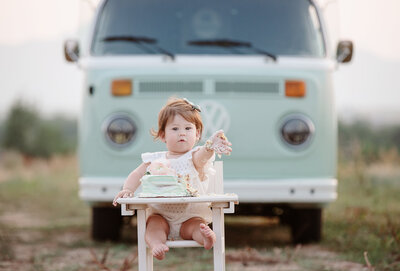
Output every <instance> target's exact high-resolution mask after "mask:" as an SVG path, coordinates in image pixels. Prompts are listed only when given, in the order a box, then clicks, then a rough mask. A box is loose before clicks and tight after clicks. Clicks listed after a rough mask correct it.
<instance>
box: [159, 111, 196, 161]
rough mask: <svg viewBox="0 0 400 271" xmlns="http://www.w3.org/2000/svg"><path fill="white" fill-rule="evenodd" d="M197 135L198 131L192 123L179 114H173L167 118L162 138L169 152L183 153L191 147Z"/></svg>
mask: <svg viewBox="0 0 400 271" xmlns="http://www.w3.org/2000/svg"><path fill="white" fill-rule="evenodd" d="M198 136H199V133H198V131H197V130H196V126H195V125H194V124H193V123H191V122H189V121H187V120H185V119H184V118H183V117H182V116H181V115H175V117H174V118H172V119H169V120H168V122H167V125H166V126H165V134H164V136H163V137H162V140H163V141H164V142H165V143H166V144H167V149H168V151H169V152H170V153H171V154H184V153H186V152H188V151H190V150H191V149H192V148H193V146H194V144H195V143H196V140H197V139H198Z"/></svg>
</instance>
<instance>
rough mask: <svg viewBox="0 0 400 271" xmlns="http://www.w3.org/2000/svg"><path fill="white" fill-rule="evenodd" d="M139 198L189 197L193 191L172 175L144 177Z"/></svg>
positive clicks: (181, 179)
mask: <svg viewBox="0 0 400 271" xmlns="http://www.w3.org/2000/svg"><path fill="white" fill-rule="evenodd" d="M140 181H141V182H142V193H140V194H139V197H191V196H195V195H196V192H197V191H194V190H193V189H192V188H191V187H190V186H189V184H188V182H187V181H186V180H185V178H178V177H176V176H172V175H145V176H143V177H142V178H141V179H140Z"/></svg>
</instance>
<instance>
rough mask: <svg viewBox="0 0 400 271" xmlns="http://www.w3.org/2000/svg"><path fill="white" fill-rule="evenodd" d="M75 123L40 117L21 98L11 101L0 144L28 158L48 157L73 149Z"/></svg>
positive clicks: (61, 119) (74, 145)
mask: <svg viewBox="0 0 400 271" xmlns="http://www.w3.org/2000/svg"><path fill="white" fill-rule="evenodd" d="M75 127H76V122H75V121H68V120H66V119H63V118H56V119H52V120H43V119H42V118H41V117H40V115H39V113H38V111H37V110H36V109H35V108H34V107H33V106H30V105H27V104H26V103H23V102H22V101H21V100H19V101H17V102H16V103H14V105H13V106H12V107H11V109H10V112H9V114H8V116H7V118H6V121H5V124H4V132H3V140H2V145H3V147H4V148H5V149H12V150H16V151H19V152H21V153H22V154H23V155H25V156H27V157H44V158H49V157H50V156H51V155H53V154H55V153H67V152H71V151H75V147H76V128H75Z"/></svg>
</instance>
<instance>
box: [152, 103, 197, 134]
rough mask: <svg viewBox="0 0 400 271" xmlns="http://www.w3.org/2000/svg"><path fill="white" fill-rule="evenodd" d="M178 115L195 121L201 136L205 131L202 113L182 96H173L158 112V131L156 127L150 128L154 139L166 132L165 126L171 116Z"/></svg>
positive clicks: (189, 120)
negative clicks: (181, 97)
mask: <svg viewBox="0 0 400 271" xmlns="http://www.w3.org/2000/svg"><path fill="white" fill-rule="evenodd" d="M176 115H181V116H182V117H183V118H184V119H185V120H187V121H188V122H191V123H193V124H194V125H195V126H196V130H197V131H199V137H200V138H201V134H202V133H203V122H202V120H201V116H200V113H199V112H198V111H197V110H196V109H195V108H194V107H193V105H191V104H190V103H188V101H187V100H186V101H185V100H184V99H180V98H175V97H171V98H169V99H168V101H167V103H166V104H165V105H164V106H163V107H162V108H161V110H160V113H158V131H155V130H154V129H151V130H150V133H151V135H152V136H153V137H154V140H157V139H159V138H160V137H162V136H164V134H165V126H166V125H167V122H168V120H169V119H170V118H173V117H175V116H176Z"/></svg>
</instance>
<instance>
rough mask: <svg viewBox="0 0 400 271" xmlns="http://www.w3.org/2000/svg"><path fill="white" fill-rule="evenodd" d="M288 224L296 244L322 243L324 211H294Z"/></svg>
mask: <svg viewBox="0 0 400 271" xmlns="http://www.w3.org/2000/svg"><path fill="white" fill-rule="evenodd" d="M288 222H289V225H290V229H291V234H292V242H293V243H294V244H307V243H311V242H319V241H321V236H322V209H321V208H312V209H311V208H310V209H292V210H291V212H290V217H289V218H288Z"/></svg>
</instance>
